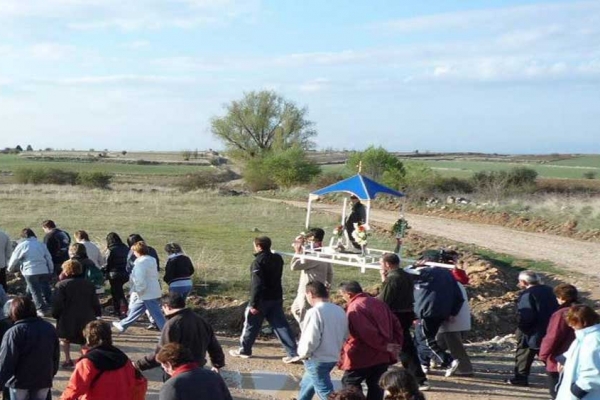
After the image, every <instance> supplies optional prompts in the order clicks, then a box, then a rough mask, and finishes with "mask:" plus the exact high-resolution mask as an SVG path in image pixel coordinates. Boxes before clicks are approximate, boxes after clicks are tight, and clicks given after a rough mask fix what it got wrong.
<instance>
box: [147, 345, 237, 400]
mask: <svg viewBox="0 0 600 400" xmlns="http://www.w3.org/2000/svg"><path fill="white" fill-rule="evenodd" d="M156 359H157V360H158V362H159V363H160V364H161V366H162V367H163V369H164V371H165V372H166V373H167V374H168V375H170V376H171V379H169V380H168V381H167V382H165V384H164V385H163V387H162V388H161V389H160V394H159V396H158V398H159V400H199V399H210V400H232V399H231V393H229V389H227V385H226V384H225V382H224V381H223V378H221V376H220V375H219V374H216V373H215V372H213V371H209V370H207V369H204V368H202V367H199V366H198V364H196V363H195V362H194V358H193V357H192V354H191V352H190V351H189V350H188V349H187V348H185V347H184V346H182V345H181V344H179V343H169V344H167V345H165V346H164V347H163V348H162V349H160V351H159V352H158V354H157V355H156Z"/></svg>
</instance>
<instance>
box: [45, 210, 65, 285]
mask: <svg viewBox="0 0 600 400" xmlns="http://www.w3.org/2000/svg"><path fill="white" fill-rule="evenodd" d="M42 229H43V230H44V232H45V233H46V235H45V236H44V244H45V245H46V247H48V252H50V256H51V257H52V262H53V263H54V273H55V274H56V275H57V276H58V275H59V274H60V267H61V265H62V263H64V262H65V261H67V260H68V259H69V245H70V244H71V236H69V234H68V233H67V232H65V231H63V230H61V229H58V228H57V227H56V224H55V223H54V221H52V220H51V219H47V220H45V221H44V222H42Z"/></svg>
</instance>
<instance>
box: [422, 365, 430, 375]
mask: <svg viewBox="0 0 600 400" xmlns="http://www.w3.org/2000/svg"><path fill="white" fill-rule="evenodd" d="M421 370H423V373H424V374H425V375H427V374H428V373H429V367H428V366H427V365H424V364H421Z"/></svg>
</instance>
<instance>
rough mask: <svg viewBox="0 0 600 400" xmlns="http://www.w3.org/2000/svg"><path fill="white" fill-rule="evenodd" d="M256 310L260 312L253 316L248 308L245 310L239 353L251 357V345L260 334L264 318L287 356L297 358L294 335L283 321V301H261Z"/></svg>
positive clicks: (285, 321) (284, 320)
mask: <svg viewBox="0 0 600 400" xmlns="http://www.w3.org/2000/svg"><path fill="white" fill-rule="evenodd" d="M258 310H259V311H260V312H259V313H258V314H256V315H254V314H251V313H250V308H246V312H245V317H246V318H245V320H244V329H243V330H242V337H241V338H240V345H241V348H240V352H241V353H242V354H247V355H252V345H254V342H255V341H256V338H257V337H258V334H259V333H260V328H261V327H262V323H263V321H264V320H265V318H266V319H267V321H268V322H269V325H271V328H273V331H274V332H275V335H276V336H277V339H279V341H280V342H281V344H282V345H283V347H284V348H285V351H286V353H287V354H288V356H290V357H295V356H297V355H298V353H297V351H296V340H295V339H294V334H293V333H292V330H291V329H290V325H289V324H288V322H287V319H285V313H284V312H283V300H266V301H263V302H262V303H261V304H260V306H259V307H258Z"/></svg>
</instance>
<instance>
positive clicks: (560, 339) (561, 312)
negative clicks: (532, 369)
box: [538, 283, 579, 399]
mask: <svg viewBox="0 0 600 400" xmlns="http://www.w3.org/2000/svg"><path fill="white" fill-rule="evenodd" d="M554 295H555V296H556V299H557V300H558V304H559V308H558V310H557V311H555V312H554V314H552V316H551V317H550V322H549V323H548V329H547V331H546V336H544V338H543V339H542V344H541V346H540V354H539V355H538V357H539V359H540V360H542V361H543V362H544V363H545V364H546V374H547V378H546V379H547V382H548V390H549V391H550V396H552V398H553V399H555V398H556V388H557V386H558V381H559V375H560V373H559V372H558V365H557V361H556V357H558V356H560V355H561V354H563V353H565V352H566V351H567V350H568V349H569V346H570V345H571V343H573V340H575V331H574V330H573V328H571V327H570V326H569V325H568V324H567V320H566V316H567V312H568V311H569V308H571V306H572V305H573V304H577V303H578V302H579V299H578V293H577V288H576V287H575V286H573V285H569V284H566V283H561V284H560V285H558V286H556V287H555V288H554Z"/></svg>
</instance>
